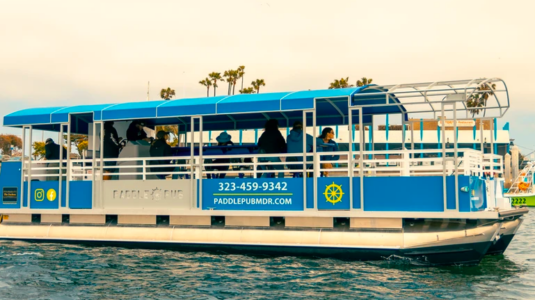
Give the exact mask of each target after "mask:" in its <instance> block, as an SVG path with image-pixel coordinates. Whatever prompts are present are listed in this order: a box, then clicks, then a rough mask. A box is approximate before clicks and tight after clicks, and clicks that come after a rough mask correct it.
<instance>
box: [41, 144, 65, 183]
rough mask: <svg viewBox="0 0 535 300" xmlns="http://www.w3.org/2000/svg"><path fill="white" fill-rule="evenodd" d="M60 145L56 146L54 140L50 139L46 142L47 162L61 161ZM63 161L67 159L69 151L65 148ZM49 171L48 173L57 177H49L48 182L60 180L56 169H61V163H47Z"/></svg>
mask: <svg viewBox="0 0 535 300" xmlns="http://www.w3.org/2000/svg"><path fill="white" fill-rule="evenodd" d="M59 149H60V145H58V144H56V143H55V142H54V140H53V139H51V138H48V139H46V141H45V160H59V154H60V152H59V151H60V150H59ZM63 159H67V149H65V148H63ZM46 166H47V168H48V170H47V171H46V173H48V174H52V175H56V176H47V178H46V180H47V181H54V180H59V177H58V176H57V174H59V170H58V169H56V168H58V167H59V163H47V164H46Z"/></svg>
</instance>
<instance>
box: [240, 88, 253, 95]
mask: <svg viewBox="0 0 535 300" xmlns="http://www.w3.org/2000/svg"><path fill="white" fill-rule="evenodd" d="M254 91H255V89H254V88H253V87H247V88H244V89H241V90H240V91H239V92H240V94H252V93H254Z"/></svg>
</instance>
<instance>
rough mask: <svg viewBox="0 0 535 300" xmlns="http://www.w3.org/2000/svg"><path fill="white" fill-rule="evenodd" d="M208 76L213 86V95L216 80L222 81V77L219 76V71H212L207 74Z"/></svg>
mask: <svg viewBox="0 0 535 300" xmlns="http://www.w3.org/2000/svg"><path fill="white" fill-rule="evenodd" d="M208 77H210V79H211V80H212V81H213V83H212V86H213V87H214V97H215V95H216V89H217V87H218V85H217V81H218V80H220V81H223V80H224V79H223V78H221V73H218V72H212V73H210V74H208Z"/></svg>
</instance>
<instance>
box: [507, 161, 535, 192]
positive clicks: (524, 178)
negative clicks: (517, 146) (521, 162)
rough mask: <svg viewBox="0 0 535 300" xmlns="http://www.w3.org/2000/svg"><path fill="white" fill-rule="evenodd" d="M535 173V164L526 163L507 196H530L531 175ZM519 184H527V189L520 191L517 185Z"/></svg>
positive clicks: (531, 188)
mask: <svg viewBox="0 0 535 300" xmlns="http://www.w3.org/2000/svg"><path fill="white" fill-rule="evenodd" d="M534 173H535V162H531V161H530V162H528V163H527V164H526V166H525V167H524V168H523V169H522V171H520V174H519V175H518V177H517V178H516V179H515V181H514V182H513V185H512V186H511V188H510V189H509V191H508V192H507V194H531V193H532V190H533V174H534ZM521 182H526V183H529V188H528V189H527V190H525V191H522V190H520V189H519V188H518V184H519V183H521Z"/></svg>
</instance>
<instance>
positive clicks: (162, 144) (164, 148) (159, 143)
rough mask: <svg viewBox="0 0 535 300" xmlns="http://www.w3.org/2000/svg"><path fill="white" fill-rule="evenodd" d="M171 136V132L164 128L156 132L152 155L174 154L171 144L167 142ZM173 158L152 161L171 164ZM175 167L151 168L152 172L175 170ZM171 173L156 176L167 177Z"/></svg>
mask: <svg viewBox="0 0 535 300" xmlns="http://www.w3.org/2000/svg"><path fill="white" fill-rule="evenodd" d="M168 138H169V133H168V132H165V131H163V130H160V131H158V133H157V134H156V140H154V142H153V143H152V144H151V145H150V156H151V157H168V156H172V155H173V151H172V150H171V146H169V144H167V139H168ZM171 163H172V161H171V160H167V159H166V160H153V161H151V163H150V164H151V165H169V164H171ZM174 169H175V168H174V167H157V168H154V167H153V168H150V170H151V172H154V173H156V172H158V173H160V172H169V173H170V172H173V170H174ZM167 176H169V174H156V177H158V178H159V179H165V178H166V177H167Z"/></svg>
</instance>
